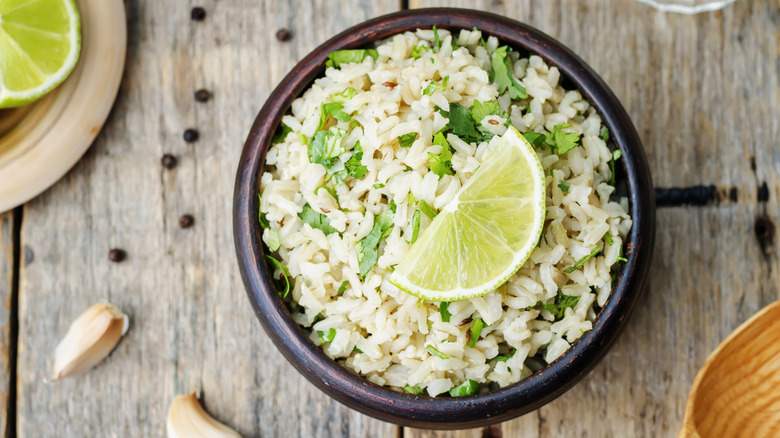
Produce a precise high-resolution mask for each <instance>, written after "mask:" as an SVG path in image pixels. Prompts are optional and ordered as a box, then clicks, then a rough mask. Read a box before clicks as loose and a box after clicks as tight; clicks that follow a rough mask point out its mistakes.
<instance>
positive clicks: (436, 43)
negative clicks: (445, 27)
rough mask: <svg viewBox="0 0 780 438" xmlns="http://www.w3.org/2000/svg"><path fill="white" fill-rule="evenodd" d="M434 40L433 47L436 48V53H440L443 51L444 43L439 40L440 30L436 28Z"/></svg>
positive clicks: (434, 28) (434, 29)
mask: <svg viewBox="0 0 780 438" xmlns="http://www.w3.org/2000/svg"><path fill="white" fill-rule="evenodd" d="M433 38H434V41H433V46H434V47H436V51H437V52H438V51H439V50H441V44H442V42H441V39H440V38H439V30H438V29H436V26H433Z"/></svg>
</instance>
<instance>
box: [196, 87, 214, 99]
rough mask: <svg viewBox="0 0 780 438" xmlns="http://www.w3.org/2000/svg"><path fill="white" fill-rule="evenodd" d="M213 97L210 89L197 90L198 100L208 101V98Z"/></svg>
mask: <svg viewBox="0 0 780 438" xmlns="http://www.w3.org/2000/svg"><path fill="white" fill-rule="evenodd" d="M210 98H211V93H210V92H209V90H204V89H200V90H198V91H196V92H195V100H197V101H198V102H208V100H209V99H210Z"/></svg>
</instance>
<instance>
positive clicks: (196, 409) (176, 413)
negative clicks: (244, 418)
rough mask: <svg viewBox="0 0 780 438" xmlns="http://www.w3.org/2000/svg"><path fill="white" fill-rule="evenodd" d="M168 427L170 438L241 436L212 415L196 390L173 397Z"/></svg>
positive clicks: (234, 437)
mask: <svg viewBox="0 0 780 438" xmlns="http://www.w3.org/2000/svg"><path fill="white" fill-rule="evenodd" d="M166 427H167V429H168V438H201V437H202V438H241V435H239V434H238V433H237V432H236V431H234V430H233V429H231V428H229V427H227V426H225V425H224V424H222V423H220V422H218V421H217V420H215V419H214V418H213V417H211V416H210V415H209V414H208V413H207V412H206V411H205V410H204V409H203V406H201V405H200V402H199V401H198V397H197V396H196V395H195V393H194V392H193V393H191V394H189V395H180V396H178V397H176V398H175V399H173V403H171V407H170V409H169V410H168V421H167V423H166Z"/></svg>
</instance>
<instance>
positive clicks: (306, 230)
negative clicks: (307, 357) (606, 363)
mask: <svg viewBox="0 0 780 438" xmlns="http://www.w3.org/2000/svg"><path fill="white" fill-rule="evenodd" d="M438 33H439V36H440V37H441V39H442V42H443V44H442V46H441V49H440V50H439V51H438V52H436V51H432V50H426V51H423V52H422V53H421V56H420V57H419V58H418V59H413V57H412V50H413V49H414V47H415V46H418V45H422V46H425V47H431V46H432V45H433V44H434V38H435V37H434V34H433V31H431V30H418V31H417V32H406V33H404V34H399V35H396V36H394V37H393V38H391V39H389V40H386V41H384V42H382V43H381V44H379V45H378V46H377V51H378V53H379V57H378V59H377V60H376V61H375V60H374V59H372V58H371V57H366V59H365V60H363V61H362V62H360V63H352V64H347V65H342V66H341V67H340V68H328V69H327V71H326V72H325V77H323V78H320V79H318V80H316V81H315V82H314V84H313V85H312V86H311V88H310V89H308V90H307V91H306V92H305V93H304V94H303V96H302V97H300V98H299V99H297V100H296V101H295V102H293V104H292V111H291V114H289V115H286V116H285V117H284V118H283V120H282V122H283V123H284V124H285V125H286V126H288V127H289V128H291V129H292V131H293V132H292V133H290V134H287V135H286V137H285V138H284V140H283V141H281V142H280V143H277V144H276V145H274V146H273V147H271V149H270V150H269V152H268V155H267V157H266V169H267V171H266V172H265V173H264V174H263V176H262V200H261V212H262V213H264V214H265V216H266V218H267V219H268V221H269V223H270V228H268V229H266V230H265V232H264V234H263V239H264V241H265V242H266V243H267V244H269V245H273V246H275V245H276V242H275V240H276V235H277V234H278V236H279V243H280V245H281V246H280V248H279V249H278V256H279V258H280V259H281V263H282V264H283V265H286V266H287V267H288V268H289V273H290V277H291V278H290V279H291V282H293V283H294V287H293V289H292V292H291V295H290V297H291V303H292V304H291V306H292V309H293V316H294V318H295V320H296V321H297V322H298V323H299V324H300V325H302V326H303V327H308V328H311V329H312V332H311V333H312V334H311V340H312V341H313V342H315V343H316V344H318V345H321V347H322V349H323V350H324V352H325V353H326V354H327V355H328V356H330V357H331V358H333V359H335V360H337V361H339V363H341V364H343V365H344V366H346V367H347V368H349V369H352V370H354V371H355V372H357V373H358V374H360V375H363V376H365V377H367V378H368V380H370V381H372V382H374V383H376V384H379V385H386V386H389V387H392V388H394V389H397V390H401V389H403V388H404V387H405V386H407V385H409V386H408V387H413V386H414V385H417V387H418V388H422V389H425V390H427V393H428V394H429V395H431V396H435V395H438V394H442V393H445V392H447V391H448V390H450V389H451V388H453V387H454V386H456V385H459V384H461V383H463V382H464V381H466V380H467V379H471V380H474V381H476V382H478V383H480V391H487V390H489V389H490V388H491V387H496V386H497V385H499V386H506V385H510V384H512V383H515V382H517V381H519V380H521V379H523V378H525V377H527V376H529V375H530V374H531V373H532V372H533V369H534V368H537V367H538V366H541V365H543V364H544V362H547V363H549V362H552V361H553V360H555V359H556V358H557V357H559V356H560V355H561V354H563V353H564V352H565V351H566V350H567V349H568V348H569V347H570V346H571V344H572V343H573V342H574V341H576V340H577V339H578V338H579V337H580V336H582V334H583V333H584V332H585V331H587V330H590V329H591V328H592V321H593V319H594V318H595V316H596V310H597V309H598V307H600V306H603V304H604V303H605V302H606V300H607V298H608V296H609V294H610V291H611V288H612V278H611V268H612V267H613V265H615V264H616V263H617V262H618V258H619V256H620V255H621V248H622V246H623V240H624V239H625V236H626V234H627V232H628V231H629V229H630V228H631V223H632V222H631V218H630V217H629V215H628V213H627V201H626V200H625V199H622V200H621V202H620V203H617V202H613V201H611V200H610V196H611V195H612V194H613V191H614V188H613V186H612V185H610V184H609V180H610V178H611V170H610V160H611V159H612V151H610V149H609V148H608V147H607V144H606V143H605V141H604V140H603V139H602V137H601V135H602V133H603V130H604V127H603V126H602V123H601V118H600V117H599V115H598V114H597V113H596V111H595V110H594V109H593V108H592V107H591V106H590V105H589V103H588V102H587V101H586V100H584V99H583V98H582V96H581V95H580V93H579V92H578V91H576V90H566V89H564V88H563V87H562V86H561V85H560V84H559V81H560V79H561V75H560V72H559V71H558V69H557V68H555V67H549V66H548V65H547V64H546V63H545V62H544V61H543V60H542V59H541V58H539V57H537V56H530V57H528V58H520V59H518V55H517V53H516V52H512V53H511V54H510V57H511V58H510V59H511V63H512V67H513V70H514V71H513V73H514V75H515V77H516V78H519V79H518V80H519V82H520V83H521V84H522V85H523V86H524V87H525V89H526V90H527V93H528V96H529V97H528V98H526V99H522V100H518V101H511V100H510V98H509V96H508V95H507V94H506V93H505V94H504V95H501V96H499V93H498V90H497V87H496V85H495V84H491V83H490V82H489V74H488V70H489V69H490V53H491V52H492V51H493V50H495V49H496V48H497V47H498V41H497V40H496V39H495V38H494V37H490V38H488V39H487V41H485V42H484V44H483V43H482V42H481V33H480V32H479V31H477V30H474V31H461V32H460V34H459V35H458V36H457V39H456V42H457V44H458V45H460V47H459V48H457V49H456V50H453V47H452V45H451V38H452V37H451V35H450V33H449V32H447V31H446V30H439V31H438ZM444 77H449V80H448V84H447V87H446V88H445V89H440V90H437V91H435V92H433V93H432V94H431V95H424V94H423V93H422V91H423V90H424V89H425V88H426V86H428V85H429V84H430V83H431V82H432V81H439V82H441V80H442V78H444ZM350 87H351V88H354V89H355V90H357V92H358V93H357V94H356V95H355V96H354V97H352V98H351V99H349V100H347V101H346V102H345V103H344V108H343V111H344V112H345V113H347V114H353V113H354V114H355V115H354V116H353V119H354V120H356V121H357V122H358V123H359V125H358V124H355V123H353V122H351V121H347V122H338V121H335V120H331V121H329V126H330V125H333V126H336V127H338V128H341V129H345V130H348V131H350V132H349V134H347V135H346V136H345V137H344V140H343V143H344V144H345V145H346V149H347V153H345V154H343V156H342V157H341V159H340V160H339V161H340V162H342V163H343V162H345V161H346V160H347V159H348V158H349V157H350V156H351V151H350V149H352V147H353V146H354V145H355V144H356V143H357V142H358V141H359V142H360V145H361V146H362V149H363V152H364V153H363V157H362V160H361V164H362V165H364V166H366V168H367V173H366V174H365V176H363V177H362V178H360V179H355V178H352V179H347V180H346V181H344V183H342V184H339V185H338V186H336V187H335V193H336V195H337V197H338V201H337V200H336V199H335V198H334V197H333V196H332V195H331V194H330V193H328V191H327V190H317V188H318V187H320V186H321V185H322V184H323V182H324V181H325V177H326V173H327V172H329V170H327V169H326V168H325V167H323V166H322V165H321V164H313V163H311V162H310V161H309V157H308V153H307V152H308V149H307V148H308V147H307V145H306V144H304V143H302V141H308V139H310V138H311V137H312V136H313V135H314V134H315V131H316V130H317V129H318V127H319V123H320V117H321V106H322V105H323V103H325V102H329V101H330V99H331V96H333V95H336V94H339V93H342V92H343V91H344V90H346V89H348V88H350ZM475 99H476V100H480V101H487V100H492V101H498V102H499V104H500V108H501V110H502V111H505V112H506V113H507V114H508V120H507V119H505V118H502V117H500V116H498V115H495V116H489V117H486V118H485V119H484V120H482V121H481V124H482V126H484V127H485V128H486V129H488V130H490V131H492V132H493V133H494V134H502V133H503V132H504V131H505V130H506V129H507V128H506V126H505V123H506V122H509V123H511V125H513V126H514V127H516V128H517V129H518V130H520V132H528V131H535V132H552V131H553V130H554V127H555V126H556V125H562V124H568V125H570V127H568V128H566V129H564V131H566V132H574V133H577V134H581V135H582V137H581V145H580V146H578V147H576V148H574V149H572V150H571V151H570V152H567V153H565V154H563V155H560V156H559V155H556V154H553V153H552V152H551V151H550V150H549V149H544V150H542V149H537V152H538V154H539V158H540V160H541V162H542V165H543V167H544V169H545V173H546V175H547V178H546V184H547V185H546V193H547V217H546V221H545V225H544V229H543V238H542V239H541V241H540V244H539V246H538V247H537V248H536V249H535V250H534V251H533V253H532V254H531V256H530V258H529V259H528V261H527V262H526V263H525V264H524V265H523V267H522V268H521V269H520V270H519V271H518V272H517V273H516V274H515V275H514V276H513V277H512V278H511V279H510V280H509V281H508V282H507V283H506V284H504V285H503V286H501V287H500V288H499V289H498V290H496V291H494V292H492V293H489V294H487V295H485V296H483V297H480V298H475V299H471V300H463V301H455V302H452V303H450V304H449V308H448V311H449V312H450V313H451V314H452V317H451V319H450V322H443V321H442V315H441V313H440V311H439V303H433V302H422V303H421V302H420V300H418V299H417V298H416V297H414V296H411V295H409V294H407V293H404V292H403V291H400V290H399V289H398V288H396V287H395V286H393V285H392V284H390V283H389V282H388V281H387V279H388V277H389V276H390V273H391V267H392V266H393V265H395V264H397V263H399V262H400V261H401V259H403V257H404V254H405V253H406V252H407V250H408V249H409V247H410V245H409V243H407V241H408V240H409V239H410V237H409V236H410V235H411V232H412V230H411V228H412V216H413V213H414V211H415V210H416V209H417V208H416V207H414V206H410V205H409V200H410V197H409V194H410V193H411V194H412V195H413V199H415V200H424V201H426V202H427V203H428V204H430V205H432V206H433V207H435V208H436V209H440V208H441V207H443V206H444V205H445V204H447V203H448V202H449V201H450V200H451V199H452V198H453V196H454V195H455V193H456V192H457V190H458V189H459V188H460V186H461V185H462V184H463V182H465V181H466V180H467V179H468V178H469V177H470V176H471V174H472V172H474V170H475V169H476V168H477V167H478V166H479V164H480V162H481V161H482V159H483V158H484V156H485V154H486V151H487V153H489V145H488V142H482V143H481V144H469V143H466V142H464V141H463V140H461V139H459V138H458V137H457V136H455V135H454V134H452V133H450V134H448V137H447V139H448V141H449V143H450V144H451V146H452V147H453V148H454V150H455V152H454V154H453V157H452V168H453V169H454V171H455V175H454V176H449V175H444V176H443V177H442V178H441V179H439V176H438V175H436V174H434V173H433V172H432V171H430V169H429V165H428V153H429V152H433V153H440V151H441V147H439V146H432V137H433V135H434V134H435V133H436V132H438V131H439V130H440V129H441V128H442V127H443V126H445V125H446V124H447V123H448V119H447V118H445V117H444V116H442V115H441V114H440V113H439V112H438V111H436V110H435V107H436V106H438V107H440V108H442V109H444V110H448V109H449V105H450V103H460V104H461V105H463V106H464V107H466V108H469V107H470V106H471V105H472V102H473V101H474V100H475ZM491 119H492V120H495V121H497V122H498V124H497V125H496V124H493V122H490V120H491ZM334 122H335V124H334ZM478 122H480V121H478ZM350 125H352V127H351V128H352V129H351V130H350ZM410 132H416V133H419V136H418V138H417V140H415V141H414V143H413V145H412V146H411V147H409V148H402V147H399V143H398V141H397V137H399V136H401V135H403V134H407V133H410ZM338 167H339V164H337V165H336V166H334V168H338ZM331 171H332V170H331ZM561 181H565V182H566V183H568V185H569V188H568V191H567V192H564V191H563V190H562V189H561V188H560V187H559V184H561ZM564 187H565V184H564ZM391 200H392V201H393V202H394V203H395V205H396V206H397V207H396V213H395V215H394V226H393V228H392V232H390V234H389V236H388V237H387V239H386V240H385V241H384V242H383V243H381V244H380V246H379V259H378V263H377V265H376V266H374V267H373V268H372V269H371V270H370V271H369V272H368V274H367V275H366V278H365V279H361V277H360V270H359V266H358V256H357V253H356V250H355V244H356V243H357V242H358V241H360V239H362V238H363V237H364V236H366V235H367V234H368V233H369V232H370V231H371V228H372V225H373V223H374V217H375V216H378V215H379V214H380V213H382V212H383V211H384V210H386V209H388V208H390V202H391ZM307 203H308V204H309V205H310V206H311V207H312V208H313V209H314V210H315V211H317V212H321V213H323V214H325V216H327V218H328V219H329V220H330V225H331V226H332V227H334V228H335V229H336V230H337V231H338V232H337V233H335V232H334V233H331V234H328V235H326V234H325V233H323V231H321V230H320V229H317V228H312V226H310V225H309V224H304V223H303V222H302V220H301V218H299V216H298V215H299V213H301V211H302V209H303V207H304V206H305V204H307ZM421 217H422V221H421V227H420V234H422V233H423V232H425V228H426V227H427V226H428V225H429V224H430V220H429V219H428V217H426V216H425V215H422V216H421ZM607 236H608V237H607ZM609 242H611V244H610V243H609ZM596 247H603V251H602V252H601V253H599V254H598V255H597V256H596V257H593V258H591V259H589V260H588V261H586V262H585V263H584V264H583V265H582V266H581V267H580V268H578V269H576V270H574V271H573V272H571V273H565V272H564V271H565V270H566V269H568V268H570V267H572V266H573V265H574V264H575V263H576V262H577V261H579V260H581V259H583V258H584V257H586V256H588V255H589V254H590V253H591V251H592V250H593V249H594V248H596ZM280 274H281V272H280V270H277V271H276V273H275V275H276V276H277V277H278V276H279V275H280ZM344 281H348V287H347V288H346V291H344V292H343V293H342V294H340V295H339V294H338V289H339V286H340V285H341V284H342V282H344ZM559 290H560V291H561V293H563V294H565V295H568V296H576V297H580V298H579V301H578V302H577V303H576V305H574V306H573V307H570V308H566V309H565V311H564V315H563V317H562V318H560V319H559V320H556V318H555V317H554V315H553V314H552V313H550V311H548V310H547V309H545V308H544V306H542V305H539V304H538V303H540V302H541V303H553V302H554V300H555V298H556V296H557V294H558V292H559ZM594 306H598V307H597V308H596V310H594ZM475 318H481V319H482V320H483V321H484V322H485V323H486V324H488V326H487V327H485V328H484V329H483V330H482V332H481V333H480V336H479V340H478V341H477V342H476V345H475V346H474V347H473V348H472V347H469V346H467V343H468V339H469V337H470V333H469V331H470V328H471V325H472V323H470V322H469V321H470V320H471V319H475ZM464 321H465V323H463V324H462V322H464ZM331 329H333V330H331ZM318 332H319V333H318ZM320 333H326V334H327V335H326V336H325V338H323V337H322V336H321V334H320ZM329 337H332V339H330V340H328V339H327V338H329ZM427 345H432V346H435V347H436V349H438V351H440V352H441V353H443V355H442V357H445V356H446V357H447V358H441V357H438V356H435V355H431V353H430V352H429V351H428V350H427V349H426V346H427ZM512 350H514V354H513V355H512V356H511V357H509V358H508V359H507V358H506V357H507V356H509V355H510V352H511V351H512ZM498 356H502V357H501V359H502V360H497V359H496V358H497V357H498ZM408 387H407V388H408Z"/></svg>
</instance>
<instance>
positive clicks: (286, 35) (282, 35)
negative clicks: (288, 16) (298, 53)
mask: <svg viewBox="0 0 780 438" xmlns="http://www.w3.org/2000/svg"><path fill="white" fill-rule="evenodd" d="M291 38H292V34H291V33H290V31H289V30H287V29H284V28H282V29H279V30H278V31H277V32H276V39H277V40H279V41H282V42H284V41H290V39H291Z"/></svg>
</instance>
